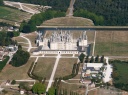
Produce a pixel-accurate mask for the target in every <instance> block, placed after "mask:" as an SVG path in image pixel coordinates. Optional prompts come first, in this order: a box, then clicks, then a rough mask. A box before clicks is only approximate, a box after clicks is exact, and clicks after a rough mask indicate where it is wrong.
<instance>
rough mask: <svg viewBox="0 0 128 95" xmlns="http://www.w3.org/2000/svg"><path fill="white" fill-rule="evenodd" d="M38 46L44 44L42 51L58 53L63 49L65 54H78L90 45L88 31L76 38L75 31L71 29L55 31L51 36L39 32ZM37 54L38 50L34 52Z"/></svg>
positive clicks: (62, 51)
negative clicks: (45, 36)
mask: <svg viewBox="0 0 128 95" xmlns="http://www.w3.org/2000/svg"><path fill="white" fill-rule="evenodd" d="M36 44H37V46H42V49H41V50H40V51H38V52H40V53H45V54H46V53H47V54H48V53H50V54H51V53H53V54H56V53H58V51H61V53H63V54H78V53H79V51H84V50H85V48H86V47H87V46H88V42H87V35H86V31H83V32H82V35H81V36H80V37H79V38H77V39H74V37H73V32H72V33H71V32H70V31H62V30H61V31H59V32H58V31H54V32H53V33H52V34H51V36H50V37H48V38H44V37H43V35H42V33H40V32H39V33H38V37H37V39H36ZM33 54H37V52H33Z"/></svg>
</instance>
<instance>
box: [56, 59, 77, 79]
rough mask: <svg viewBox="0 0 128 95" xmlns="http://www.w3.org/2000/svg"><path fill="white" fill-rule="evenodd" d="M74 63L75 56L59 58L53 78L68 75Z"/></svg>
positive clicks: (75, 61)
mask: <svg viewBox="0 0 128 95" xmlns="http://www.w3.org/2000/svg"><path fill="white" fill-rule="evenodd" d="M74 63H77V58H60V60H59V63H58V66H57V70H56V74H55V78H56V77H64V76H66V75H70V74H71V73H72V68H73V65H74Z"/></svg>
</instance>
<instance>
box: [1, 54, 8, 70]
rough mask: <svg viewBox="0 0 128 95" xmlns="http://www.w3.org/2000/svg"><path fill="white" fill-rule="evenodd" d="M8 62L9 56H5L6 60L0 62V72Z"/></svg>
mask: <svg viewBox="0 0 128 95" xmlns="http://www.w3.org/2000/svg"><path fill="white" fill-rule="evenodd" d="M8 60H9V56H6V58H5V59H4V60H3V61H0V71H1V70H2V69H3V68H4V66H5V65H6V63H7V62H8Z"/></svg>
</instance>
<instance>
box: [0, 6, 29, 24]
mask: <svg viewBox="0 0 128 95" xmlns="http://www.w3.org/2000/svg"><path fill="white" fill-rule="evenodd" d="M30 17H31V14H28V13H26V12H22V11H20V10H18V9H13V8H10V7H2V6H0V19H5V20H8V21H13V22H22V21H23V20H26V19H29V18H30Z"/></svg>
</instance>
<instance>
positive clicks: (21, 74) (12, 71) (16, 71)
mask: <svg viewBox="0 0 128 95" xmlns="http://www.w3.org/2000/svg"><path fill="white" fill-rule="evenodd" d="M35 59H36V58H30V59H29V60H28V62H27V63H26V64H25V65H23V66H21V67H13V66H11V65H9V64H8V65H6V66H5V68H4V69H3V70H2V71H1V72H0V79H1V80H3V79H4V80H7V79H10V80H13V79H28V78H29V76H28V74H27V72H28V70H29V68H30V66H31V64H32V62H34V61H35Z"/></svg>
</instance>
